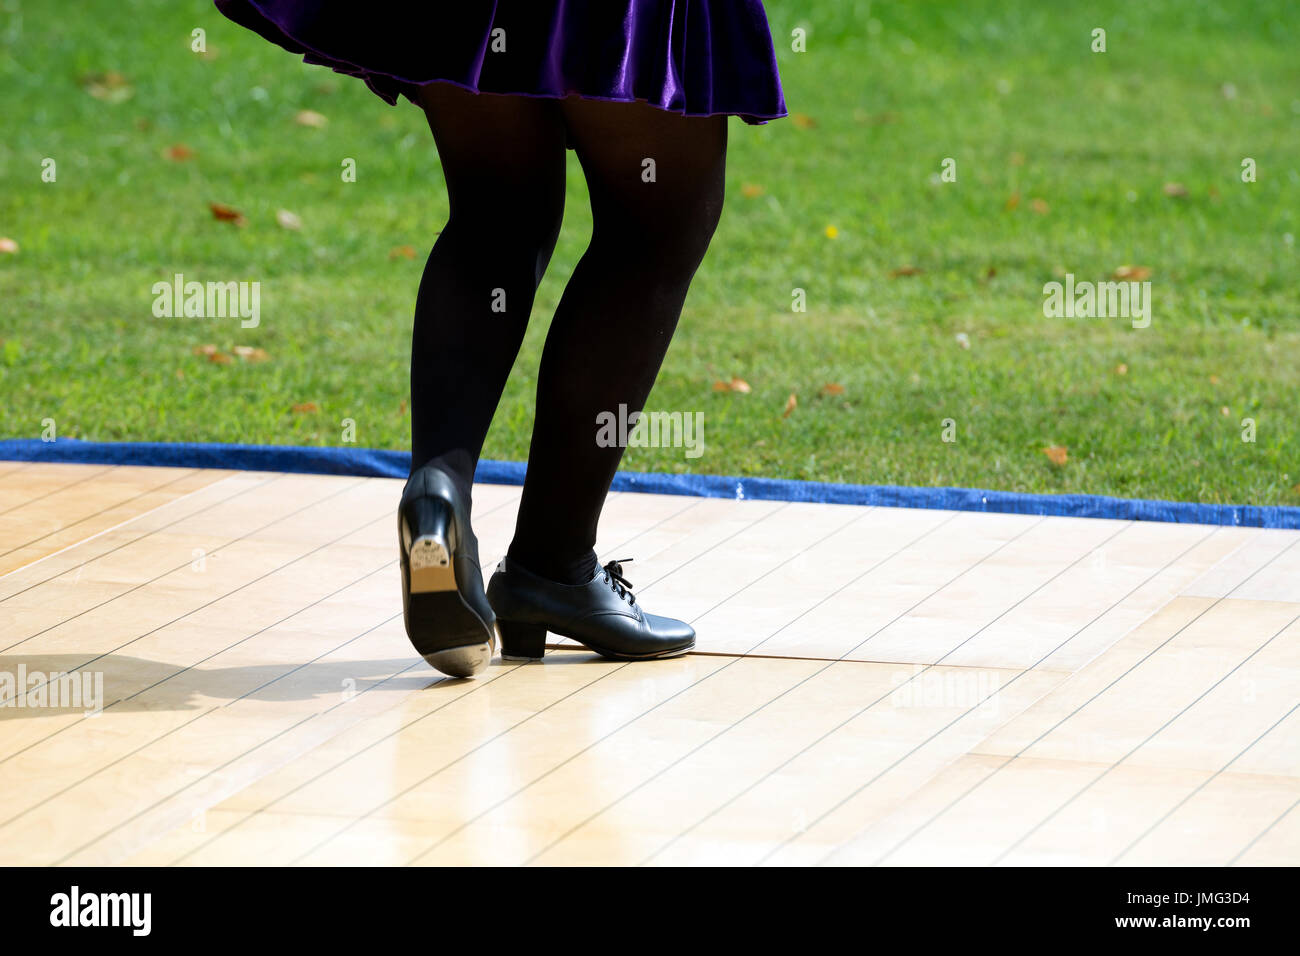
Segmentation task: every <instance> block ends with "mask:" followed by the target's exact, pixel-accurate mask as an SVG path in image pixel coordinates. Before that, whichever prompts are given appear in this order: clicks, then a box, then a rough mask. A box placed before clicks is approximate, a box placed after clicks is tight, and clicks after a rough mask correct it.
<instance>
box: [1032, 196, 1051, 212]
mask: <svg viewBox="0 0 1300 956" xmlns="http://www.w3.org/2000/svg"><path fill="white" fill-rule="evenodd" d="M1029 208H1030V209H1032V210H1033V211H1034V212H1035V213H1037V214H1038V215H1040V216H1046V215H1047V212H1048V210H1049V209H1051V207H1050V206H1049V205H1047V200H1045V199H1031V200H1029Z"/></svg>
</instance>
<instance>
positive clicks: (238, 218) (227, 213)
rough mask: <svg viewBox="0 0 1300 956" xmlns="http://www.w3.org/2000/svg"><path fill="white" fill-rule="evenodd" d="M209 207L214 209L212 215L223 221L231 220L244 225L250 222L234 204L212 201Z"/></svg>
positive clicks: (237, 224)
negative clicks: (228, 204)
mask: <svg viewBox="0 0 1300 956" xmlns="http://www.w3.org/2000/svg"><path fill="white" fill-rule="evenodd" d="M208 208H209V209H211V210H212V217H213V218H214V219H219V220H221V221H222V222H231V223H234V224H235V225H236V226H242V225H244V224H245V223H247V222H248V220H247V219H245V218H244V214H243V213H242V212H240V211H239V210H238V209H235V208H234V207H232V206H227V205H226V204H225V203H219V202H210V203H208Z"/></svg>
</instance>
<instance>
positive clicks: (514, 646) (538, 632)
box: [497, 618, 546, 661]
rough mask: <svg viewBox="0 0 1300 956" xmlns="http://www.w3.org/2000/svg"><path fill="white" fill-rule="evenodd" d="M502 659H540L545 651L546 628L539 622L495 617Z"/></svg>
mask: <svg viewBox="0 0 1300 956" xmlns="http://www.w3.org/2000/svg"><path fill="white" fill-rule="evenodd" d="M497 628H498V629H499V630H500V632H501V659H502V660H503V661H540V660H541V659H542V655H543V654H545V653H546V628H545V627H544V626H543V625H541V624H523V623H520V622H519V621H503V620H501V619H500V618H498V619H497Z"/></svg>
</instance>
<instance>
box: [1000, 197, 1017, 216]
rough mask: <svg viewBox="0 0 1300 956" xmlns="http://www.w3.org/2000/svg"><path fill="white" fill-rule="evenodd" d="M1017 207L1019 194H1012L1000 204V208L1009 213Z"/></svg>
mask: <svg viewBox="0 0 1300 956" xmlns="http://www.w3.org/2000/svg"><path fill="white" fill-rule="evenodd" d="M1019 205H1020V193H1012V194H1011V195H1010V196H1008V197H1007V201H1006V202H1005V203H1003V204H1002V208H1003V209H1005V210H1006V211H1007V212H1010V211H1011V210H1013V209H1015V208H1016V207H1017V206H1019Z"/></svg>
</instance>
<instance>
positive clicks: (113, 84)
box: [81, 70, 135, 103]
mask: <svg viewBox="0 0 1300 956" xmlns="http://www.w3.org/2000/svg"><path fill="white" fill-rule="evenodd" d="M81 85H82V86H83V87H85V90H86V92H87V93H89V94H90V95H91V96H93V97H94V98H95V99H97V100H103V101H104V102H106V103H122V102H125V101H126V100H129V99H130V98H131V97H132V96H133V95H135V90H134V89H132V88H131V84H130V83H129V82H127V79H126V77H125V76H123V75H122V74H121V73H119V72H117V70H108V71H107V72H104V73H87V74H86V75H85V76H83V77H82V78H81Z"/></svg>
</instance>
